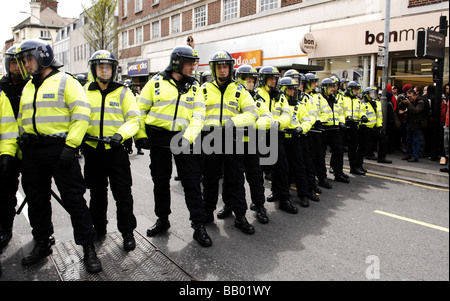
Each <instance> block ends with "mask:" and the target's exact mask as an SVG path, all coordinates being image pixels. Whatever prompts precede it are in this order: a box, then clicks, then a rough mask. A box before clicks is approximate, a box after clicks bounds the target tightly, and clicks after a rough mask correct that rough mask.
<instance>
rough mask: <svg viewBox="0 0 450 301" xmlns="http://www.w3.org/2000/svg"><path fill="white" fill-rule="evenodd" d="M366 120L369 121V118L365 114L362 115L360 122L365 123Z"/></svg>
mask: <svg viewBox="0 0 450 301" xmlns="http://www.w3.org/2000/svg"><path fill="white" fill-rule="evenodd" d="M367 122H369V118H367V116H365V115H364V116H363V117H361V123H367Z"/></svg>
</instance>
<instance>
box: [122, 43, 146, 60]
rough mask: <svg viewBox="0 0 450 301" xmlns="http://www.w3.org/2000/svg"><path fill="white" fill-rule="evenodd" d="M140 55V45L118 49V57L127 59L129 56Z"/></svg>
mask: <svg viewBox="0 0 450 301" xmlns="http://www.w3.org/2000/svg"><path fill="white" fill-rule="evenodd" d="M140 55H141V46H140V45H139V46H136V47H131V48H127V49H122V50H121V51H120V58H119V59H127V58H129V57H138V56H140Z"/></svg>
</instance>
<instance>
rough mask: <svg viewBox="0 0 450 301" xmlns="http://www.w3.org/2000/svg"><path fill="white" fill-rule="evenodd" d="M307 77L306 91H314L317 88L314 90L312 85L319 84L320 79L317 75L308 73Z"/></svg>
mask: <svg viewBox="0 0 450 301" xmlns="http://www.w3.org/2000/svg"><path fill="white" fill-rule="evenodd" d="M305 77H306V81H307V82H308V83H307V84H306V89H307V90H309V91H312V90H314V89H315V88H312V85H311V84H312V83H318V82H319V77H318V76H317V75H316V74H314V73H306V74H305Z"/></svg>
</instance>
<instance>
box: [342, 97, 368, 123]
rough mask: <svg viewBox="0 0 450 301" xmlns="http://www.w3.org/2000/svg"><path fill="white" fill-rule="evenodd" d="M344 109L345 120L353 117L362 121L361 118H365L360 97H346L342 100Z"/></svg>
mask: <svg viewBox="0 0 450 301" xmlns="http://www.w3.org/2000/svg"><path fill="white" fill-rule="evenodd" d="M342 108H343V109H344V116H345V118H347V117H350V116H351V117H353V119H361V117H363V116H365V115H364V109H363V106H362V105H361V101H360V100H359V99H358V97H350V96H349V95H345V96H344V97H343V98H342ZM358 124H360V122H358Z"/></svg>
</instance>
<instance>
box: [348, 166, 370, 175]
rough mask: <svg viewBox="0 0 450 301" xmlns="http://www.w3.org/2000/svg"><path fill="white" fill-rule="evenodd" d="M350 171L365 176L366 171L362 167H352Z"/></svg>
mask: <svg viewBox="0 0 450 301" xmlns="http://www.w3.org/2000/svg"><path fill="white" fill-rule="evenodd" d="M350 173H351V174H353V175H360V176H364V175H365V174H366V173H365V172H364V170H362V168H361V167H358V168H351V169H350Z"/></svg>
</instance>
